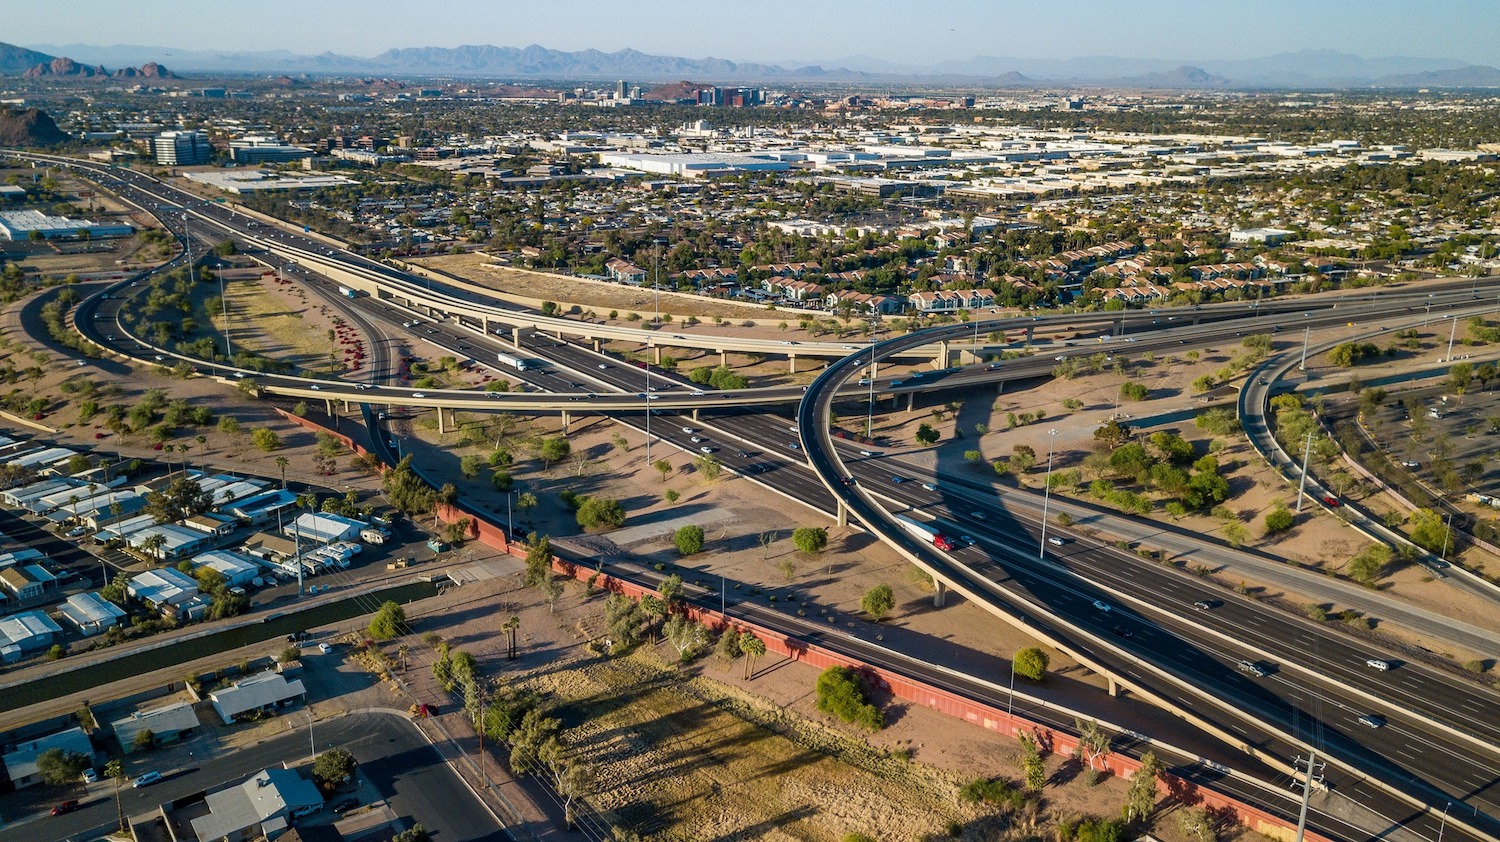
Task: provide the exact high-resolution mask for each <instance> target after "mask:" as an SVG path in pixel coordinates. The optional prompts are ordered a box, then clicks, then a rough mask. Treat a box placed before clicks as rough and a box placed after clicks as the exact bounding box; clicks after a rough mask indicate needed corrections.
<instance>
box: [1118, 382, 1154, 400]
mask: <svg viewBox="0 0 1500 842" xmlns="http://www.w3.org/2000/svg"><path fill="white" fill-rule="evenodd" d="M1149 397H1151V390H1150V389H1147V388H1146V387H1145V386H1143V385H1141V384H1140V383H1136V382H1133V381H1132V382H1126V383H1122V384H1120V399H1121V400H1127V401H1143V400H1145V399H1146V398H1149Z"/></svg>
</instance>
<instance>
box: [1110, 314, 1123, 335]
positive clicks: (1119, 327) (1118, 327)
mask: <svg viewBox="0 0 1500 842" xmlns="http://www.w3.org/2000/svg"><path fill="white" fill-rule="evenodd" d="M1111 324H1113V325H1114V328H1115V336H1119V335H1120V334H1122V333H1124V332H1125V319H1124V318H1123V317H1122V318H1118V319H1115V320H1114V321H1113V322H1112V323H1111Z"/></svg>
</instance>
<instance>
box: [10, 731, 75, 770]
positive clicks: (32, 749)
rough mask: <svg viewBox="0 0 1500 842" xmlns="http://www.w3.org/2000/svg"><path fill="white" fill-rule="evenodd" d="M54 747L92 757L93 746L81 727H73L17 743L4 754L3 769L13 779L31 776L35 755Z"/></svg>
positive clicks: (34, 766) (34, 765)
mask: <svg viewBox="0 0 1500 842" xmlns="http://www.w3.org/2000/svg"><path fill="white" fill-rule="evenodd" d="M54 748H60V749H62V750H63V751H66V752H70V753H73V754H83V755H87V756H88V758H89V760H90V761H92V760H93V758H94V746H93V744H91V743H90V742H89V737H88V735H87V734H85V733H83V729H82V728H78V727H73V728H69V729H68V730H66V731H58V732H57V733H56V734H48V735H47V736H45V737H37V738H36V739H34V740H28V741H26V742H24V743H19V744H17V745H16V748H15V750H14V751H12V752H11V753H10V754H7V755H5V758H4V762H5V771H6V773H7V774H9V775H10V779H11V780H13V781H19V780H23V779H25V778H29V777H32V776H33V775H35V774H37V768H36V759H37V756H38V755H40V754H41V753H42V752H44V751H49V750H51V749H54Z"/></svg>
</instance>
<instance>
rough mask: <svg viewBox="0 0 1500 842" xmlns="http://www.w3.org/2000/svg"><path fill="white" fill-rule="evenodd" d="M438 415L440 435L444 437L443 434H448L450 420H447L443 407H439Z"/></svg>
mask: <svg viewBox="0 0 1500 842" xmlns="http://www.w3.org/2000/svg"><path fill="white" fill-rule="evenodd" d="M437 414H438V435H443V434H445V433H447V432H448V418H447V416H445V415H444V414H443V408H442V407H438V408H437Z"/></svg>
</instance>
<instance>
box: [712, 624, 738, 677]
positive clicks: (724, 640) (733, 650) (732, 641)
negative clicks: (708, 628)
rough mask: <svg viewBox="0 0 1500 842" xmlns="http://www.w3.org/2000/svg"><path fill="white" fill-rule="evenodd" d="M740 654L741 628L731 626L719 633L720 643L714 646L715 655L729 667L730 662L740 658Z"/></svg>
mask: <svg viewBox="0 0 1500 842" xmlns="http://www.w3.org/2000/svg"><path fill="white" fill-rule="evenodd" d="M740 654H741V653H740V630H739V629H737V628H735V627H734V626H730V627H728V628H726V629H724V633H723V634H720V635H719V643H718V645H717V646H715V647H714V656H715V657H717V658H718V659H719V660H721V661H723V662H724V664H725V666H726V668H727V666H728V665H729V664H730V662H732V661H733V660H734V659H735V658H738V657H739V656H740Z"/></svg>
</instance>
